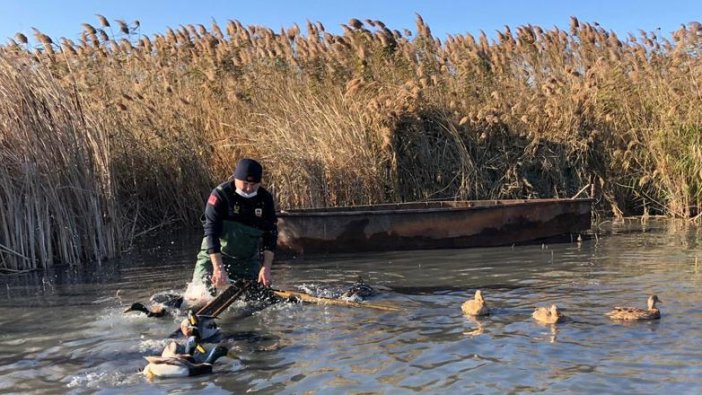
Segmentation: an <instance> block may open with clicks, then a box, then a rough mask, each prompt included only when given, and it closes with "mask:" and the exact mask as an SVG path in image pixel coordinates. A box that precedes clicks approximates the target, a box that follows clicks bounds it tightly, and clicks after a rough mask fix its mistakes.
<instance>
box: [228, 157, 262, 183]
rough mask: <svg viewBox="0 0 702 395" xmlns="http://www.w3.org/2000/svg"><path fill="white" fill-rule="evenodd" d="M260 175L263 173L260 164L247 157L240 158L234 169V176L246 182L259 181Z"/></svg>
mask: <svg viewBox="0 0 702 395" xmlns="http://www.w3.org/2000/svg"><path fill="white" fill-rule="evenodd" d="M261 175H263V168H262V167H261V164H260V163H258V162H256V161H255V160H253V159H248V158H245V159H242V160H240V161H239V163H237V164H236V170H234V178H236V179H237V180H242V181H246V182H261Z"/></svg>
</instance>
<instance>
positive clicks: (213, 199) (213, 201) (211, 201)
mask: <svg viewBox="0 0 702 395" xmlns="http://www.w3.org/2000/svg"><path fill="white" fill-rule="evenodd" d="M207 204H210V205H213V206H214V205H216V204H217V195H215V194H214V193H213V194H211V195H210V197H209V199H207Z"/></svg>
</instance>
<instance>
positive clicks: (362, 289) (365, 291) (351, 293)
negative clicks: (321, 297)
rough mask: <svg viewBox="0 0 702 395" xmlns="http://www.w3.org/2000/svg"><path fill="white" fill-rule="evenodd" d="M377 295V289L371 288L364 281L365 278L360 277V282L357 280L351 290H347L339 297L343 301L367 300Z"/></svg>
mask: <svg viewBox="0 0 702 395" xmlns="http://www.w3.org/2000/svg"><path fill="white" fill-rule="evenodd" d="M375 294H376V291H375V289H373V287H371V286H370V285H369V284H368V283H367V282H366V281H365V280H364V279H363V277H360V276H359V277H358V280H356V283H354V284H353V285H352V286H351V288H349V289H347V290H346V291H345V292H344V293H342V294H341V296H339V297H340V298H341V299H351V298H354V297H355V298H359V299H365V298H367V297H369V296H373V295H375Z"/></svg>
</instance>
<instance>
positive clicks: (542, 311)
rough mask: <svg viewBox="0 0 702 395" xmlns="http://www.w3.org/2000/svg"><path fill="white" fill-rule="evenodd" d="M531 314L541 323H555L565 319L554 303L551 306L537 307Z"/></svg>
mask: <svg viewBox="0 0 702 395" xmlns="http://www.w3.org/2000/svg"><path fill="white" fill-rule="evenodd" d="M531 316H532V317H534V319H535V320H536V321H538V322H540V323H542V324H557V323H559V322H563V321H564V320H565V316H564V315H563V314H561V312H560V311H559V310H558V306H556V305H555V304H553V305H551V307H537V308H536V309H535V310H534V312H533V313H532V315H531Z"/></svg>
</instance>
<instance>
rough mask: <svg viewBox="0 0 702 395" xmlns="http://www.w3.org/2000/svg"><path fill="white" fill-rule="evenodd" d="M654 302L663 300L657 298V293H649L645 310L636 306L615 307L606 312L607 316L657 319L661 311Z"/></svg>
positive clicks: (612, 317)
mask: <svg viewBox="0 0 702 395" xmlns="http://www.w3.org/2000/svg"><path fill="white" fill-rule="evenodd" d="M656 303H663V302H661V300H660V299H658V296H657V295H651V296H649V297H648V309H647V310H644V309H639V308H637V307H615V308H614V310H612V311H610V312H609V313H607V316H608V317H609V318H611V319H613V320H626V321H642V320H657V319H659V318H661V311H660V310H658V309H657V308H656Z"/></svg>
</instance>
